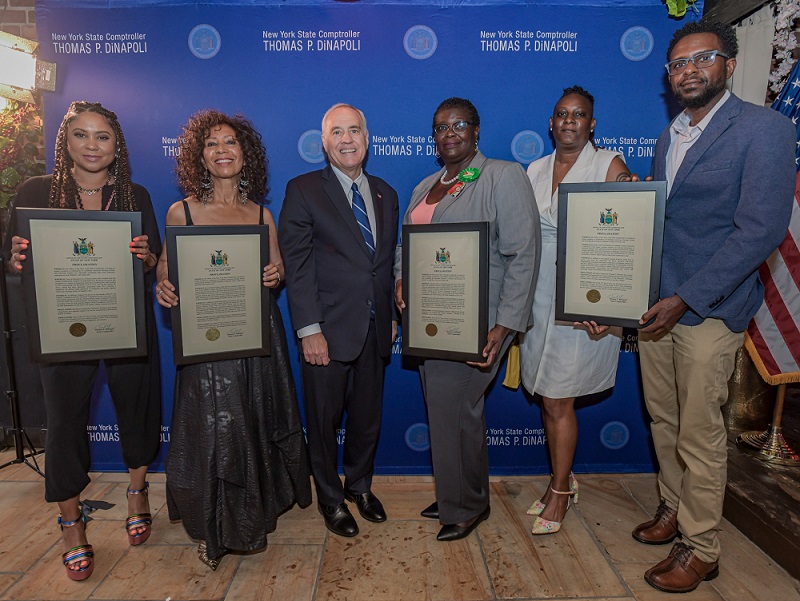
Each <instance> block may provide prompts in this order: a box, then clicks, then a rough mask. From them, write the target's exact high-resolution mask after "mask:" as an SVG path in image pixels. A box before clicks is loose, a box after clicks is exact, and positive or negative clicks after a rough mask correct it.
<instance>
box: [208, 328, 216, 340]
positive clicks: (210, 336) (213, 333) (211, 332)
mask: <svg viewBox="0 0 800 601" xmlns="http://www.w3.org/2000/svg"><path fill="white" fill-rule="evenodd" d="M206 340H210V341H211V342H214V341H215V340H219V330H218V329H217V328H208V329H207V330H206Z"/></svg>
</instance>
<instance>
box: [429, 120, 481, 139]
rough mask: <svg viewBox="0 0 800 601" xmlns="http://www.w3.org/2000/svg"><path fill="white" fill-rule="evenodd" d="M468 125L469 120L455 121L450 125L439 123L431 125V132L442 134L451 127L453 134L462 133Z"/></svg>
mask: <svg viewBox="0 0 800 601" xmlns="http://www.w3.org/2000/svg"><path fill="white" fill-rule="evenodd" d="M470 125H472V123H470V122H469V121H456V122H455V123H453V124H452V125H447V124H445V123H440V124H439V125H434V126H433V133H435V134H436V135H437V136H443V135H445V134H446V133H447V132H448V131H450V130H451V129H452V130H453V133H455V134H463V133H464V132H465V131H467V128H468V127H469V126H470Z"/></svg>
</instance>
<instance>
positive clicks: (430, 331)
mask: <svg viewBox="0 0 800 601" xmlns="http://www.w3.org/2000/svg"><path fill="white" fill-rule="evenodd" d="M438 331H439V328H437V327H436V324H435V323H429V324H428V325H426V326H425V333H426V334H427V335H428V336H431V337H433V336H436V333H437V332H438Z"/></svg>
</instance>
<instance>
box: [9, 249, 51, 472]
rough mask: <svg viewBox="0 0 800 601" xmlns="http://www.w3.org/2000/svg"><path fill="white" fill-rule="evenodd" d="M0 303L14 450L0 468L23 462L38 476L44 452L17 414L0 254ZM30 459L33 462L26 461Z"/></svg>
mask: <svg viewBox="0 0 800 601" xmlns="http://www.w3.org/2000/svg"><path fill="white" fill-rule="evenodd" d="M0 303H2V307H3V337H4V338H5V344H6V372H7V374H8V389H7V390H6V391H5V392H6V397H7V398H8V404H9V406H10V407H11V430H12V432H14V449H15V451H16V458H14V459H13V460H11V461H9V462H8V463H4V464H3V465H0V470H1V469H3V468H5V467H8V466H9V465H16V464H18V463H24V464H25V465H27V466H28V467H29V468H31V469H32V470H33V471H34V472H36V473H37V474H39V475H40V476H44V473H43V472H42V470H40V469H39V464H38V463H37V462H36V455H40V454H42V453H44V450H41V451H37V450H36V449H35V448H34V447H33V443H32V442H31V439H30V437H29V436H28V435H27V434H26V432H25V429H24V428H23V427H22V421H21V419H20V414H19V395H18V394H17V378H16V375H15V374H14V349H13V348H12V345H11V334H12V333H13V330H12V329H11V322H10V319H9V314H8V289H7V287H6V262H5V259H4V258H3V257H2V256H0ZM25 443H27V445H28V449H29V452H27V453H26V452H25ZM29 458H30V459H32V460H33V462H30V461H28V459H29Z"/></svg>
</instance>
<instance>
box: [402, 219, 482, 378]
mask: <svg viewBox="0 0 800 601" xmlns="http://www.w3.org/2000/svg"><path fill="white" fill-rule="evenodd" d="M434 241H435V242H434ZM442 244H444V246H441V245H442ZM449 248H453V249H454V253H453V254H456V252H457V253H458V255H465V256H466V257H467V258H466V260H463V261H462V260H459V257H458V256H456V257H452V258H451V255H450V251H449ZM434 251H435V253H434ZM439 253H441V254H442V257H441V260H439ZM445 253H446V254H445ZM402 255H403V300H404V302H405V304H406V307H405V309H404V310H403V354H404V355H410V356H416V357H426V358H432V359H448V360H452V361H475V362H479V363H482V362H484V361H485V360H486V359H485V357H484V356H483V354H482V353H483V349H484V348H485V347H486V340H487V336H488V331H489V223H488V222H485V221H477V222H470V223H433V224H426V225H410V224H407V225H404V226H403V234H402ZM428 257H429V258H428ZM470 258H471V259H472V260H470ZM433 278H438V283H437V284H436V286H437V288H434V289H433V290H432V286H431V283H432V282H433ZM423 282H425V284H424V285H423ZM460 282H463V283H464V290H463V292H464V294H463V298H461V296H462V295H461V294H460V292H461V283H460ZM436 289H439V290H440V292H439V293H438V294H437V293H435V290H436ZM423 300H424V301H425V302H423ZM462 301H463V306H464V318H463V320H462V318H461V317H459V316H458V314H457V313H458V312H457V311H454V310H453V309H452V308H450V307H446V308H444V309H442V311H443V312H444V313H445V314H444V315H442V316H441V319H442V320H444V321H445V323H440V322H439V321H438V320H439V317H438V316H437V317H434V318H431V314H432V313H435V312H436V311H437V310H438V309H437V307H444V306H445V305H447V304H448V303H455V304H456V305H459V304H460V303H461V302H462ZM426 303H427V307H426V310H423V305H425V304H426ZM448 311H449V313H448ZM459 321H460V322H461V323H460V324H459ZM461 328H463V330H464V331H466V335H465V338H464V339H461V333H462V330H461ZM437 336H440V338H439V339H437Z"/></svg>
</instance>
